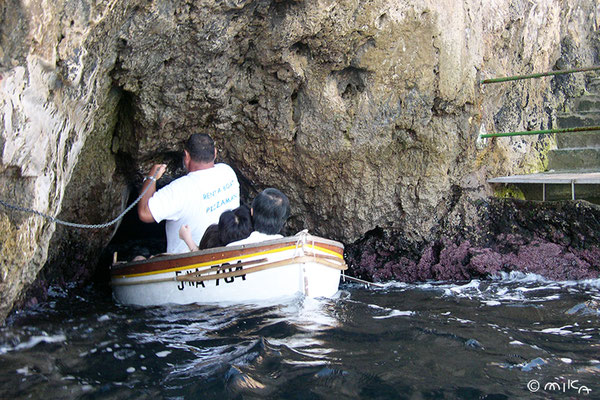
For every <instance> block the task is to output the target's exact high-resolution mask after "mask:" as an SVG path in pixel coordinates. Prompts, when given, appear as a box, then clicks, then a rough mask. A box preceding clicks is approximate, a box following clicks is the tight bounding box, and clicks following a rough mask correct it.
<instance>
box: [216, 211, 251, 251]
mask: <svg viewBox="0 0 600 400" xmlns="http://www.w3.org/2000/svg"><path fill="white" fill-rule="evenodd" d="M251 233H252V217H251V216H250V209H249V208H248V207H247V206H245V205H241V206H239V207H238V208H236V209H235V210H233V211H225V212H224V213H223V214H221V217H220V218H219V240H220V241H221V246H226V245H228V244H229V243H231V242H237V241H238V240H242V239H246V238H247V237H248V236H250V234H251Z"/></svg>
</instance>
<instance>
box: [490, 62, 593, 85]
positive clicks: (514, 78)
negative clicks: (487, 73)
mask: <svg viewBox="0 0 600 400" xmlns="http://www.w3.org/2000/svg"><path fill="white" fill-rule="evenodd" d="M599 69H600V65H595V66H593V67H585V68H574V69H564V70H558V71H550V72H540V73H539V74H531V75H515V76H507V77H504V78H492V79H484V80H482V81H481V83H482V84H485V83H498V82H508V81H518V80H521V79H532V78H542V77H544V76H551V75H563V74H572V73H574V72H586V71H595V70H599Z"/></svg>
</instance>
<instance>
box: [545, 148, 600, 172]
mask: <svg viewBox="0 0 600 400" xmlns="http://www.w3.org/2000/svg"><path fill="white" fill-rule="evenodd" d="M591 168H594V169H596V168H598V169H600V148H595V149H594V148H590V149H555V150H551V151H550V152H548V170H549V171H550V170H554V171H564V170H571V171H572V170H584V169H591Z"/></svg>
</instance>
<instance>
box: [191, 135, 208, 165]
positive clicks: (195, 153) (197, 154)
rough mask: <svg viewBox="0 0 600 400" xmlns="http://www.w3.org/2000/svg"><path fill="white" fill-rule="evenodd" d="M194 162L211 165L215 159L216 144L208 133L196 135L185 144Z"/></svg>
mask: <svg viewBox="0 0 600 400" xmlns="http://www.w3.org/2000/svg"><path fill="white" fill-rule="evenodd" d="M185 149H186V150H187V151H188V153H190V157H191V158H192V160H193V161H196V162H204V163H209V162H211V161H214V159H215V142H214V141H213V140H212V138H211V137H210V136H209V135H207V134H206V133H194V134H193V135H191V136H190V137H189V139H188V140H187V141H186V142H185Z"/></svg>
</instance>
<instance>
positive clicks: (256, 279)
mask: <svg viewBox="0 0 600 400" xmlns="http://www.w3.org/2000/svg"><path fill="white" fill-rule="evenodd" d="M210 255H212V257H211V258H212V259H209V260H204V259H203V258H202V257H205V258H206V257H208V256H210ZM192 256H194V257H195V258H192ZM167 257H169V256H167ZM198 257H200V258H198ZM215 257H216V258H215ZM173 258H175V261H176V262H177V265H176V266H173V264H169V265H167V266H164V268H162V267H161V265H162V264H161V258H160V257H157V258H155V259H150V260H148V261H152V262H153V263H154V264H157V265H158V267H154V268H153V269H152V270H150V271H146V270H145V269H144V263H143V262H142V263H129V264H124V266H125V267H128V270H127V273H123V274H120V273H119V269H122V268H120V265H118V264H117V265H115V266H113V271H112V275H113V276H112V284H113V293H114V297H115V298H116V300H117V301H118V302H120V303H123V304H132V305H141V306H151V305H161V304H190V303H206V304H210V303H252V302H258V301H264V300H272V299H278V298H285V297H292V296H298V295H304V296H307V297H310V298H315V297H332V296H333V295H335V294H336V292H337V290H338V285H339V281H340V274H341V270H343V269H345V263H344V261H343V246H342V245H341V243H338V242H334V241H330V240H327V239H322V238H318V237H314V236H310V235H306V234H305V235H303V236H294V237H289V238H284V239H278V240H275V241H269V242H262V243H258V244H255V245H245V246H235V247H231V248H229V247H225V248H219V249H211V250H206V251H201V252H194V253H189V257H186V255H183V256H182V255H178V256H170V261H171V262H173ZM179 264H180V265H179ZM261 268H264V269H261ZM246 271H247V272H246ZM192 274H196V276H195V277H194V275H192ZM236 274H237V276H231V275H236ZM190 277H191V279H192V281H186V280H183V279H188V278H190ZM198 277H200V278H198Z"/></svg>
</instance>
